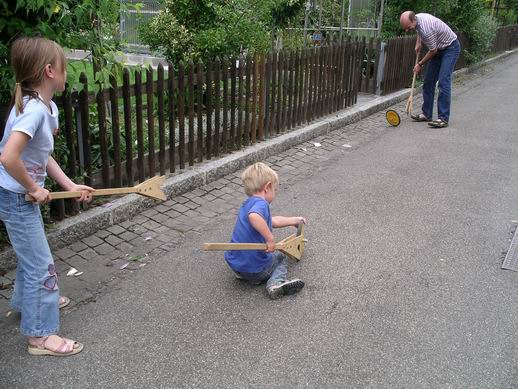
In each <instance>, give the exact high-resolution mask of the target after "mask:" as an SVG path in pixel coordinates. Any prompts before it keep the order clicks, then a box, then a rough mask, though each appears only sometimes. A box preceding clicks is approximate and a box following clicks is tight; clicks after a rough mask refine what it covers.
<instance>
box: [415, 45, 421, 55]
mask: <svg viewBox="0 0 518 389" xmlns="http://www.w3.org/2000/svg"><path fill="white" fill-rule="evenodd" d="M420 52H421V44H416V45H415V54H416V55H419V53H420Z"/></svg>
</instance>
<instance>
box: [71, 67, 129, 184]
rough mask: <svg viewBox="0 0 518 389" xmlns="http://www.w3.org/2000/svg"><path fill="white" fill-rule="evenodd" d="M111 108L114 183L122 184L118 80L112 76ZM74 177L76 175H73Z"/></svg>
mask: <svg viewBox="0 0 518 389" xmlns="http://www.w3.org/2000/svg"><path fill="white" fill-rule="evenodd" d="M110 84H111V88H110V108H111V111H112V139H113V164H114V177H113V178H114V180H113V185H114V186H116V187H120V186H122V165H121V163H122V162H121V135H120V120H119V96H118V94H117V90H118V89H119V88H117V80H116V78H115V77H113V76H112V77H110ZM72 177H74V176H72Z"/></svg>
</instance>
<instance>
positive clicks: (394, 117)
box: [385, 110, 401, 127]
mask: <svg viewBox="0 0 518 389" xmlns="http://www.w3.org/2000/svg"><path fill="white" fill-rule="evenodd" d="M385 117H386V118H387V122H388V124H390V125H391V126H393V127H397V126H399V123H401V118H400V117H399V114H398V113H397V112H396V111H393V110H388V111H387V113H386V114H385Z"/></svg>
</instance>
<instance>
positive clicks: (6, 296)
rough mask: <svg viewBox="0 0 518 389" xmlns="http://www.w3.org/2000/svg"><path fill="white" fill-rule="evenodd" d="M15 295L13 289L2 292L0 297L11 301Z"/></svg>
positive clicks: (0, 291)
mask: <svg viewBox="0 0 518 389" xmlns="http://www.w3.org/2000/svg"><path fill="white" fill-rule="evenodd" d="M12 295H13V288H9V289H3V290H0V296H2V297H3V298H4V299H7V300H10V299H11V297H12Z"/></svg>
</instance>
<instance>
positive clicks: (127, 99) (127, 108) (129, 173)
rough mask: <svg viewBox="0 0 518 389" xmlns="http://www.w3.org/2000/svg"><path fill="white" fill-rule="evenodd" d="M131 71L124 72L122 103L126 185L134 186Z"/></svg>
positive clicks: (125, 70)
mask: <svg viewBox="0 0 518 389" xmlns="http://www.w3.org/2000/svg"><path fill="white" fill-rule="evenodd" d="M130 89H131V87H130V77H129V71H128V69H127V68H125V69H124V70H123V72H122V101H123V105H124V140H125V149H126V153H125V154H126V155H125V161H126V185H128V186H133V182H134V181H133V163H131V161H133V139H132V138H133V132H132V129H131V107H132V104H131V93H130Z"/></svg>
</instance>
